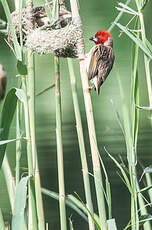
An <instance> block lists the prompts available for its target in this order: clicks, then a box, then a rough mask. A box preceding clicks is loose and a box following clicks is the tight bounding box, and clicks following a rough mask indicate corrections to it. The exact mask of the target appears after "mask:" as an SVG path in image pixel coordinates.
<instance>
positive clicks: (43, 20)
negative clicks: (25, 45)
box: [32, 2, 72, 27]
mask: <svg viewBox="0 0 152 230" xmlns="http://www.w3.org/2000/svg"><path fill="white" fill-rule="evenodd" d="M46 6H47V5H46ZM48 6H49V7H50V10H51V11H53V2H50V3H49V4H48ZM32 16H33V17H34V21H35V22H36V24H37V26H38V27H41V26H49V25H51V21H50V19H49V18H48V16H47V13H46V11H45V7H44V6H37V7H35V8H33V10H32ZM59 18H60V20H59V22H58V23H59V24H60V26H61V27H64V26H66V25H67V23H68V19H69V18H72V14H71V12H70V11H68V10H67V9H66V8H65V5H64V4H63V3H60V4H59Z"/></svg>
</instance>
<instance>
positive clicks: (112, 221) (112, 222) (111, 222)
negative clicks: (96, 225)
mask: <svg viewBox="0 0 152 230" xmlns="http://www.w3.org/2000/svg"><path fill="white" fill-rule="evenodd" d="M107 224H108V230H117V226H116V221H115V219H110V220H107Z"/></svg>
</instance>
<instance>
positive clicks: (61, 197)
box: [54, 56, 67, 230]
mask: <svg viewBox="0 0 152 230" xmlns="http://www.w3.org/2000/svg"><path fill="white" fill-rule="evenodd" d="M54 63H55V100H56V101H55V103H56V140H57V162H58V183H59V207H60V226H61V230H66V229H67V223H66V208H65V188H64V165H63V144H62V114H61V92H60V72H59V71H60V70H59V58H58V57H57V56H55V57H54Z"/></svg>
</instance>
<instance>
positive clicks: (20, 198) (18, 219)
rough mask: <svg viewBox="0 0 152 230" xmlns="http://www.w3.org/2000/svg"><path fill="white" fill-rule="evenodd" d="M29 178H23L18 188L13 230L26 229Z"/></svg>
mask: <svg viewBox="0 0 152 230" xmlns="http://www.w3.org/2000/svg"><path fill="white" fill-rule="evenodd" d="M28 180H29V176H26V177H23V178H22V179H21V180H20V182H19V184H18V185H17V187H16V193H15V203H14V212H13V218H12V230H21V229H23V227H24V211H25V206H26V198H27V183H28Z"/></svg>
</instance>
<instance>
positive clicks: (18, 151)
mask: <svg viewBox="0 0 152 230" xmlns="http://www.w3.org/2000/svg"><path fill="white" fill-rule="evenodd" d="M21 113H22V104H21V102H20V101H18V102H17V108H16V139H17V141H16V168H15V172H16V175H15V179H16V180H15V181H16V185H17V184H18V183H19V180H20V158H21V140H20V137H21V130H20V126H21V119H22V118H21Z"/></svg>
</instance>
